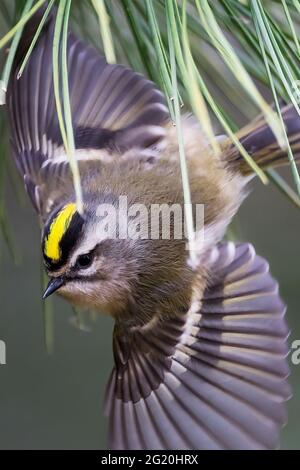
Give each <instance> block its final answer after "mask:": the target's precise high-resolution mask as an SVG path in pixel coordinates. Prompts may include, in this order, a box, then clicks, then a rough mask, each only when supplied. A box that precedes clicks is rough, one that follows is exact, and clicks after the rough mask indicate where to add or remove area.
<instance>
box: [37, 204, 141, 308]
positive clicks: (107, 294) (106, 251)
mask: <svg viewBox="0 0 300 470" xmlns="http://www.w3.org/2000/svg"><path fill="white" fill-rule="evenodd" d="M111 222H112V221H111ZM111 226H112V225H111ZM109 230H110V227H109V224H108V225H107V222H106V224H103V219H101V217H97V216H96V214H95V210H94V208H93V204H92V205H86V206H85V210H84V213H83V214H82V215H81V214H79V213H78V211H77V209H76V204H75V202H68V203H67V204H65V205H63V206H62V207H60V208H59V209H58V210H56V211H55V212H54V213H53V214H52V215H51V216H50V217H49V219H48V221H47V223H46V224H45V227H44V230H43V235H42V250H43V257H44V263H45V266H46V270H47V273H48V275H49V278H50V280H49V283H48V287H47V289H46V291H45V294H44V298H46V297H48V296H50V295H51V294H53V293H54V292H57V293H58V294H60V295H62V296H63V297H65V298H66V299H67V300H68V301H70V302H71V303H72V304H73V305H75V306H78V307H83V308H89V309H97V310H101V311H104V312H107V313H109V314H112V315H114V310H118V309H120V308H121V305H124V304H126V300H127V299H128V296H130V294H131V292H132V289H133V285H134V282H135V280H136V276H137V273H138V272H139V266H138V258H139V257H138V256H137V248H136V243H134V241H133V240H129V239H121V238H120V237H116V236H113V234H112V233H109ZM142 258H143V256H142Z"/></svg>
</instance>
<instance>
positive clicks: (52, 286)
mask: <svg viewBox="0 0 300 470" xmlns="http://www.w3.org/2000/svg"><path fill="white" fill-rule="evenodd" d="M64 283H65V281H64V279H63V278H62V277H53V278H52V279H50V281H49V283H48V286H47V288H46V290H45V292H44V295H43V300H45V299H47V297H49V296H50V295H52V294H54V292H56V291H57V290H58V289H60V288H61V287H62V286H63V285H64Z"/></svg>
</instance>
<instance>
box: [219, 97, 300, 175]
mask: <svg viewBox="0 0 300 470" xmlns="http://www.w3.org/2000/svg"><path fill="white" fill-rule="evenodd" d="M281 114H282V118H283V122H284V125H285V129H286V133H287V136H288V139H289V143H290V146H291V149H292V152H293V155H294V159H295V160H296V161H300V116H299V114H298V112H297V110H296V109H295V108H294V106H293V105H288V106H285V107H284V108H282V109H281ZM237 137H238V138H239V141H240V143H241V144H242V146H243V147H244V148H245V150H246V151H247V153H248V154H249V155H250V156H251V157H252V158H253V160H254V161H255V162H256V163H257V164H258V165H259V166H260V167H261V168H263V169H265V168H269V167H276V166H284V165H287V164H288V163H289V159H288V150H287V146H286V148H281V147H280V146H279V144H278V142H277V140H276V137H275V135H274V133H273V131H272V130H271V128H270V127H269V125H268V124H267V122H266V121H265V119H264V118H263V117H260V118H259V119H255V120H254V121H252V122H251V123H250V124H248V125H247V126H245V127H244V128H242V129H241V130H240V131H239V132H238V133H237ZM223 145H224V147H223V148H224V151H223V158H224V159H225V160H226V161H227V162H228V163H229V165H230V166H231V167H232V168H233V169H234V170H238V171H240V172H241V173H242V174H243V175H249V174H251V173H252V169H251V168H250V166H249V165H248V164H247V162H246V161H245V159H244V158H243V156H242V155H241V154H240V152H239V151H238V149H237V148H236V147H235V146H234V145H233V144H232V142H229V140H227V141H225V142H224V144H223Z"/></svg>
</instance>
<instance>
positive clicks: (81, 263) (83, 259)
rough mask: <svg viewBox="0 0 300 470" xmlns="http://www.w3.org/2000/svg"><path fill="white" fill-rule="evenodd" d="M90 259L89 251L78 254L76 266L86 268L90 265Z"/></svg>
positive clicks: (91, 257)
mask: <svg viewBox="0 0 300 470" xmlns="http://www.w3.org/2000/svg"><path fill="white" fill-rule="evenodd" d="M92 261H93V256H92V254H91V253H87V254H85V255H80V256H78V258H77V261H76V267H77V268H78V269H86V268H88V267H90V266H91V264H92Z"/></svg>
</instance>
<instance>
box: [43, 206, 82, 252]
mask: <svg viewBox="0 0 300 470" xmlns="http://www.w3.org/2000/svg"><path fill="white" fill-rule="evenodd" d="M75 212H76V204H74V203H70V204H67V205H66V206H64V207H63V208H62V209H61V211H59V213H58V214H57V216H56V217H55V219H54V220H53V222H52V223H51V226H50V230H49V235H48V237H47V239H46V241H45V247H44V253H45V255H46V256H47V258H50V259H51V260H52V261H59V260H60V256H61V253H60V247H59V244H60V242H61V239H62V237H63V236H64V234H65V232H66V230H67V229H68V227H69V225H70V223H71V220H72V217H73V215H74V214H75Z"/></svg>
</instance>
